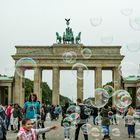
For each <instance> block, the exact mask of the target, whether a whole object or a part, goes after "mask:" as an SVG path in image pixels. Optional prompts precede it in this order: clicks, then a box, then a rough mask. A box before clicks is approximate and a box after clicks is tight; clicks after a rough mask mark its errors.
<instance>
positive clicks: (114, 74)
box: [112, 67, 121, 105]
mask: <svg viewBox="0 0 140 140" xmlns="http://www.w3.org/2000/svg"><path fill="white" fill-rule="evenodd" d="M112 77H113V84H114V90H115V91H116V90H119V89H120V88H121V76H120V74H119V70H118V67H114V68H113V69H112ZM114 100H115V96H112V104H113V105H114Z"/></svg>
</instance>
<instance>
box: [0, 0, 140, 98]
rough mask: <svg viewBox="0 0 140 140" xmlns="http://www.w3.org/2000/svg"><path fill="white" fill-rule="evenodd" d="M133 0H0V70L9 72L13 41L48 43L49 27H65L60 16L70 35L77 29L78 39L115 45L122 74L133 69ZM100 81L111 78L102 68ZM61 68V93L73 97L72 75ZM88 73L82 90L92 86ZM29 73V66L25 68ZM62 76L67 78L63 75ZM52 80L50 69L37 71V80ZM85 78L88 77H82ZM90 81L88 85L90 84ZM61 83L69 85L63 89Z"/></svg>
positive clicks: (138, 24)
mask: <svg viewBox="0 0 140 140" xmlns="http://www.w3.org/2000/svg"><path fill="white" fill-rule="evenodd" d="M139 5H140V1H139V0H0V58H1V59H0V73H1V74H7V75H9V76H11V75H13V73H14V61H13V59H12V57H11V55H13V54H15V52H16V49H15V45H52V44H53V43H55V40H56V38H55V32H56V31H57V32H59V33H60V34H62V33H63V32H64V30H65V27H66V25H65V20H64V18H71V21H70V26H71V27H72V29H73V31H74V35H76V34H77V33H78V32H79V31H81V32H82V37H81V38H82V43H83V44H84V45H91V46H96V45H107V46H108V45H121V46H122V49H121V54H123V55H125V58H124V60H123V62H122V66H123V67H122V69H123V74H124V76H127V75H130V74H131V75H134V74H135V75H137V74H138V71H139V61H140V8H139ZM104 73H106V74H104V75H105V76H104V77H103V83H106V82H108V81H110V80H111V74H110V72H108V71H107V72H104ZM71 75H72V72H71V71H63V72H62V71H61V85H60V87H61V94H63V95H66V94H67V95H68V94H69V95H71V93H73V95H72V96H71V97H70V98H76V78H75V77H72V76H71ZM93 75H94V73H93V72H92V71H89V72H88V74H85V79H86V80H85V84H84V86H85V88H84V92H85V95H87V96H90V95H91V94H92V92H93V88H94V87H93V85H94V81H93V80H92V79H91V77H94V76H93ZM26 77H30V78H32V77H33V72H31V71H30V72H28V73H26ZM66 79H67V80H66ZM46 80H47V82H48V83H49V85H50V86H52V84H51V83H52V82H51V71H43V81H46ZM86 81H90V82H86ZM91 85H92V86H91ZM67 88H70V89H71V90H69V93H66V92H68V90H67Z"/></svg>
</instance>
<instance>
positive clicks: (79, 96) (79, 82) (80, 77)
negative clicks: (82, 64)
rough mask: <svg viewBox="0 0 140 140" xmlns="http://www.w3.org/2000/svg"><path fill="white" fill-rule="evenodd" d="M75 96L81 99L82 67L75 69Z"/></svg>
mask: <svg viewBox="0 0 140 140" xmlns="http://www.w3.org/2000/svg"><path fill="white" fill-rule="evenodd" d="M77 98H80V99H81V100H82V101H83V68H78V69H77Z"/></svg>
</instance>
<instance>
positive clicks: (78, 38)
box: [75, 32, 81, 44]
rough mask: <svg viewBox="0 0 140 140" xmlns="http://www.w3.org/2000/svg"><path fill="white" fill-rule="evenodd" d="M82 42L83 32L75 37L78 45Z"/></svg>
mask: <svg viewBox="0 0 140 140" xmlns="http://www.w3.org/2000/svg"><path fill="white" fill-rule="evenodd" d="M80 41H81V32H79V33H78V35H77V36H76V37H75V43H76V44H79V42H80Z"/></svg>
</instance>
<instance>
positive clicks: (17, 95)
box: [14, 71, 25, 106]
mask: <svg viewBox="0 0 140 140" xmlns="http://www.w3.org/2000/svg"><path fill="white" fill-rule="evenodd" d="M20 74H21V75H18V74H17V72H15V91H14V103H18V104H19V105H20V106H23V103H24V98H25V97H24V93H23V83H22V80H23V76H24V72H22V71H21V72H20Z"/></svg>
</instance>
